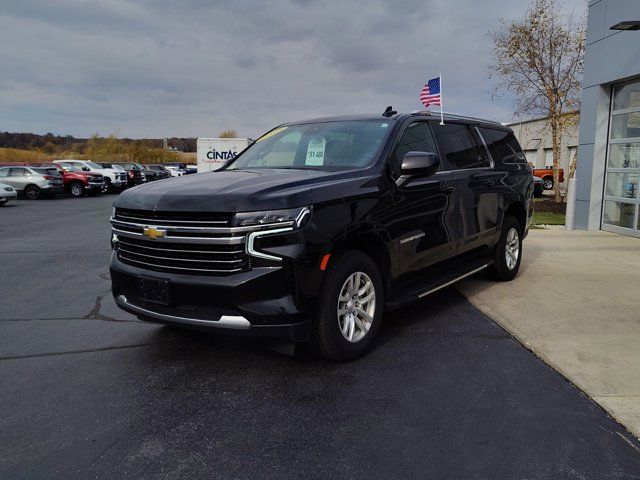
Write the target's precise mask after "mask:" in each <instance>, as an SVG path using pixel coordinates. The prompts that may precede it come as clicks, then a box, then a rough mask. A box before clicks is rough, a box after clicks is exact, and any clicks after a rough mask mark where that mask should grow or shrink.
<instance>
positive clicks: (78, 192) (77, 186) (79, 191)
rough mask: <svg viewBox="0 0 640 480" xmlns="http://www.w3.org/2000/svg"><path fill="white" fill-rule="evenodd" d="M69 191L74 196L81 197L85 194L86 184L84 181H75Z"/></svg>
mask: <svg viewBox="0 0 640 480" xmlns="http://www.w3.org/2000/svg"><path fill="white" fill-rule="evenodd" d="M69 193H71V196H72V197H76V198H77V197H81V196H82V195H84V185H83V183H82V182H73V183H72V184H71V186H70V187H69Z"/></svg>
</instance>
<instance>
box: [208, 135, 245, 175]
mask: <svg viewBox="0 0 640 480" xmlns="http://www.w3.org/2000/svg"><path fill="white" fill-rule="evenodd" d="M196 145H197V151H198V153H197V157H198V173H201V172H210V171H212V170H217V169H218V168H220V167H221V166H222V165H224V164H225V163H226V162H227V161H228V160H231V159H232V158H235V157H236V155H238V154H239V153H240V152H241V151H243V150H244V149H245V148H247V147H248V146H249V139H248V138H198V141H197V144H196Z"/></svg>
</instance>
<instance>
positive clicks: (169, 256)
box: [111, 208, 293, 275]
mask: <svg viewBox="0 0 640 480" xmlns="http://www.w3.org/2000/svg"><path fill="white" fill-rule="evenodd" d="M233 215H234V214H233V213H215V212H213V213H212V212H202V213H197V212H195V213H194V212H164V211H148V210H134V209H123V208H116V211H115V215H114V217H113V218H112V219H111V224H112V226H113V233H114V234H116V236H117V237H118V242H117V252H118V259H119V260H120V261H122V262H123V263H126V264H129V265H133V266H136V267H139V268H143V269H148V270H156V271H162V272H173V273H183V274H189V275H191V274H193V275H212V274H213V275H216V274H230V273H237V272H241V271H244V270H249V269H250V268H251V256H250V255H249V254H248V253H246V249H245V248H246V245H247V235H248V234H249V233H250V232H256V231H262V230H270V229H271V230H273V229H276V228H277V229H279V230H281V229H282V227H285V226H291V225H292V224H293V222H282V223H278V224H266V225H244V226H232V219H233Z"/></svg>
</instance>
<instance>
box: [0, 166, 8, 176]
mask: <svg viewBox="0 0 640 480" xmlns="http://www.w3.org/2000/svg"><path fill="white" fill-rule="evenodd" d="M7 175H9V169H8V168H0V177H6V176H7Z"/></svg>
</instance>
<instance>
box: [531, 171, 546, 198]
mask: <svg viewBox="0 0 640 480" xmlns="http://www.w3.org/2000/svg"><path fill="white" fill-rule="evenodd" d="M543 193H544V181H543V180H542V179H541V178H540V177H536V176H534V177H533V196H534V197H536V198H540V197H542V194H543Z"/></svg>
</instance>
